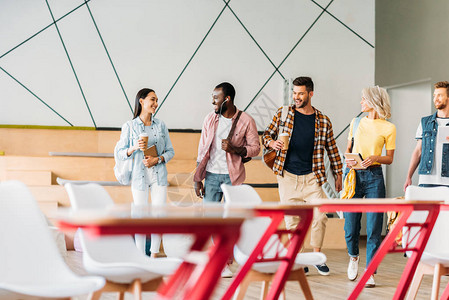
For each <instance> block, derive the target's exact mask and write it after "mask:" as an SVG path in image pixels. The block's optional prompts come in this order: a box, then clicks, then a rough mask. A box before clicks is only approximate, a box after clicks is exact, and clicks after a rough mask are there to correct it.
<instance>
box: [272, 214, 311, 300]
mask: <svg viewBox="0 0 449 300" xmlns="http://www.w3.org/2000/svg"><path fill="white" fill-rule="evenodd" d="M299 217H300V221H299V224H298V226H297V228H296V230H295V231H294V232H293V233H292V237H291V240H290V245H289V247H288V250H287V255H286V256H285V258H284V260H283V261H282V262H281V265H280V266H279V269H278V271H277V272H276V275H275V276H274V278H273V282H272V284H271V287H270V290H269V291H268V295H267V298H266V299H267V300H268V299H273V300H275V299H279V296H280V294H281V292H282V290H283V289H284V286H285V282H286V281H287V278H288V276H289V275H290V271H291V270H292V267H293V264H294V263H295V258H296V255H297V254H298V251H299V250H300V248H301V245H302V243H303V242H304V239H305V238H306V234H307V230H308V229H309V227H310V224H311V223H312V219H313V209H310V210H303V211H302V212H301V214H300V215H299Z"/></svg>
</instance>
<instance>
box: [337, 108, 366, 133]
mask: <svg viewBox="0 0 449 300" xmlns="http://www.w3.org/2000/svg"><path fill="white" fill-rule="evenodd" d="M362 114H363V111H361V112H360V113H359V114H358V115H357V116H356V118H358V117H360V116H361V115H362ZM349 126H351V122H349V124H348V125H346V127H345V128H343V130H342V131H340V133H339V134H337V136H336V137H335V140H337V139H338V138H339V137H340V136H341V135H342V134H343V132H345V131H346V129H348V128H349Z"/></svg>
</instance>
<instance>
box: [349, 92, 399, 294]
mask: <svg viewBox="0 0 449 300" xmlns="http://www.w3.org/2000/svg"><path fill="white" fill-rule="evenodd" d="M360 105H361V110H362V112H365V113H368V115H367V116H365V117H363V118H360V120H357V121H359V122H358V126H356V127H357V129H356V130H355V132H354V128H353V127H354V124H355V123H357V122H356V119H354V120H352V122H351V127H350V132H349V136H348V146H347V149H346V153H348V152H352V153H360V154H361V156H362V159H363V161H362V163H361V165H362V167H364V168H365V169H359V170H355V175H356V176H355V177H356V184H355V194H354V198H363V197H365V198H385V183H384V178H383V174H382V168H381V165H382V164H386V165H389V164H391V163H392V162H393V157H394V149H395V148H396V127H395V126H394V125H393V124H392V123H390V122H388V121H387V120H386V119H388V118H390V116H391V114H390V99H389V96H388V93H387V91H386V90H385V89H383V88H380V87H378V86H374V87H368V88H364V89H363V90H362V100H361V101H360ZM352 137H354V140H353V141H354V142H352ZM351 147H352V151H351ZM384 147H385V150H386V154H385V155H382V149H383V148H384ZM355 164H356V162H355V161H354V160H350V159H347V160H346V165H347V166H348V169H347V170H346V172H345V176H346V175H347V174H348V172H349V170H350V168H351V167H352V166H353V165H355ZM344 216H345V239H346V245H347V247H348V254H349V256H350V259H349V265H348V278H349V280H355V279H356V278H357V274H358V263H359V237H360V220H361V217H362V214H361V213H344ZM382 224H383V213H366V233H367V241H366V265H367V266H368V264H369V262H370V261H371V259H372V258H373V256H374V254H375V253H376V251H377V249H378V248H379V246H380V243H381V232H382ZM366 286H367V287H374V286H375V282H374V276H371V277H370V278H369V280H368V281H367V283H366Z"/></svg>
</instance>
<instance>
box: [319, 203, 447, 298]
mask: <svg viewBox="0 0 449 300" xmlns="http://www.w3.org/2000/svg"><path fill="white" fill-rule="evenodd" d="M440 203H441V202H439V201H407V200H398V199H389V200H388V199H377V200H376V199H350V200H334V201H332V202H330V201H329V200H323V201H321V203H320V204H321V207H320V210H321V211H326V212H333V211H344V212H387V211H399V212H401V214H400V215H399V219H398V221H397V222H396V226H395V227H394V228H393V229H392V230H391V231H390V232H389V233H388V235H387V236H386V237H385V239H384V240H383V242H382V244H381V245H380V247H379V249H378V250H377V252H376V254H375V255H374V257H373V258H372V260H371V262H370V264H369V265H368V268H367V269H366V270H365V272H364V274H363V276H362V277H361V278H360V280H359V282H358V283H357V285H356V287H355V288H354V290H353V291H352V293H351V294H350V295H349V297H348V299H357V297H358V296H359V294H360V293H361V292H362V290H363V288H364V286H365V283H366V282H367V280H368V279H369V277H370V276H371V275H372V274H374V272H375V270H376V269H377V267H378V266H379V264H380V263H381V261H382V259H383V258H384V257H385V255H386V254H387V253H388V252H406V251H407V252H408V251H411V252H412V254H411V256H410V258H409V259H408V261H407V264H406V265H405V268H404V272H403V273H402V276H401V279H400V281H399V284H398V286H397V289H396V292H395V294H394V296H393V299H404V297H405V296H406V294H407V290H408V288H409V286H410V283H411V281H412V279H413V275H414V274H415V271H416V267H417V266H418V263H419V260H420V259H421V255H422V253H423V251H424V249H425V247H426V244H427V241H428V239H429V236H430V233H431V232H432V229H433V226H434V225H435V221H436V219H437V217H438V214H439V212H440ZM413 211H428V212H429V213H428V215H427V218H426V221H425V222H423V223H407V220H408V218H409V217H410V215H411V213H412V212H413ZM404 226H406V227H409V228H411V227H418V228H419V230H418V232H417V233H416V235H414V236H410V237H409V238H408V239H407V240H408V243H407V244H406V245H402V247H400V246H398V245H397V243H396V242H395V239H396V237H397V236H398V234H399V232H400V230H402V228H403V227H404ZM415 240H416V244H415V245H414V246H413V247H412V246H410V245H411V243H412V241H415Z"/></svg>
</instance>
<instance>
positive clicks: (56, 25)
mask: <svg viewBox="0 0 449 300" xmlns="http://www.w3.org/2000/svg"><path fill="white" fill-rule="evenodd" d="M45 2H46V3H47V7H48V10H49V11H50V15H51V18H52V19H53V22H54V23H55V28H56V31H57V32H58V35H59V39H60V40H61V43H62V47H64V51H65V54H66V55H67V59H68V60H69V63H70V67H71V68H72V71H73V74H74V75H75V79H76V82H77V83H78V87H79V89H80V91H81V95H82V96H83V99H84V103H85V104H86V107H87V110H88V111H89V115H90V118H91V119H92V122H93V123H94V126H95V127H97V124H95V120H94V117H93V116H92V112H91V111H90V107H89V104H88V103H87V100H86V96H85V95H84V91H83V88H82V87H81V83H80V81H79V79H78V75H76V71H75V67H74V66H73V63H72V60H71V59H70V55H69V52H68V51H67V48H66V46H65V43H64V40H63V39H62V36H61V32H60V31H59V27H58V24H57V23H56V20H55V17H54V16H53V12H52V10H51V8H50V4H48V0H45Z"/></svg>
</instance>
